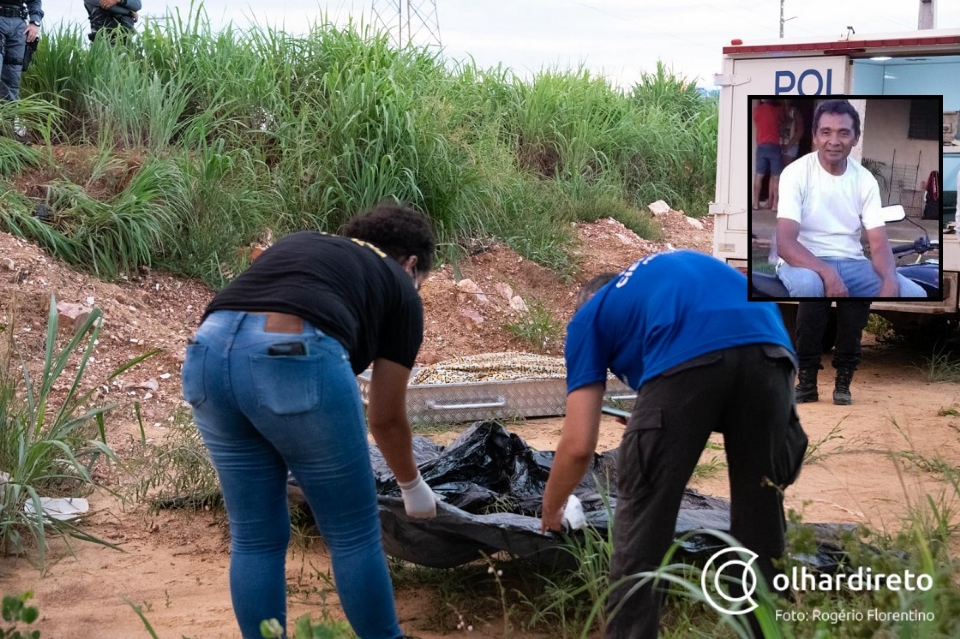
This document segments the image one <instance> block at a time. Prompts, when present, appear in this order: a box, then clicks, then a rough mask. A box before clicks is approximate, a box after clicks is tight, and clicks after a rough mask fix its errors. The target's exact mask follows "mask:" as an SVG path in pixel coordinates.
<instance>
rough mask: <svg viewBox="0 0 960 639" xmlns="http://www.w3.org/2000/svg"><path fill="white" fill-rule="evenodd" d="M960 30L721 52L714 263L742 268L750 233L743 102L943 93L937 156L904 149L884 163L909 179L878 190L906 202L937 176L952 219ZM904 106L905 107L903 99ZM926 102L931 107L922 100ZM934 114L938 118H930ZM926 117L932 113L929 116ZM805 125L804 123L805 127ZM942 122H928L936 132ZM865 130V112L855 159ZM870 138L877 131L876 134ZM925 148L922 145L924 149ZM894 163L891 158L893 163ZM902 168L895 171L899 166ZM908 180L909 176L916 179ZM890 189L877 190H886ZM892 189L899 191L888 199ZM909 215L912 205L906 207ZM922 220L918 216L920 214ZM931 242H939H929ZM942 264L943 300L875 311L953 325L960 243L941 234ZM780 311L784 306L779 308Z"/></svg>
mask: <svg viewBox="0 0 960 639" xmlns="http://www.w3.org/2000/svg"><path fill="white" fill-rule="evenodd" d="M958 79H960V29H949V30H948V29H931V30H921V31H913V32H906V33H893V34H882V35H856V34H849V35H846V36H838V37H837V38H829V37H819V38H811V39H802V40H800V39H779V40H770V41H763V42H743V41H741V40H732V41H731V43H730V44H729V45H728V46H725V47H724V48H723V72H722V73H720V74H717V75H716V76H715V78H714V80H715V84H716V85H717V86H718V87H719V88H720V115H719V117H720V120H719V122H720V124H719V141H718V156H717V184H716V198H715V202H713V203H712V204H711V205H710V214H711V215H713V216H715V218H714V222H715V224H714V229H715V230H714V244H713V254H714V256H716V257H718V258H720V259H723V260H725V261H726V262H727V263H729V264H731V265H732V266H736V267H739V268H745V267H746V266H747V260H748V248H749V246H750V241H751V238H750V237H749V233H748V228H749V225H748V208H747V207H748V203H749V201H750V200H749V198H750V180H751V176H750V175H749V171H750V160H749V158H750V154H751V152H752V148H751V145H752V142H751V128H750V122H749V117H750V116H749V110H748V96H750V95H764V96H770V95H775V96H783V97H784V98H790V97H791V96H810V95H822V96H828V95H846V96H849V99H850V100H851V102H852V103H853V104H854V106H856V107H857V108H858V110H860V111H861V113H863V111H862V109H863V107H864V104H863V103H864V100H858V99H857V95H863V96H887V95H890V96H894V95H902V96H905V98H906V96H918V95H942V96H943V112H944V113H943V117H942V125H943V129H944V130H943V136H942V140H941V141H940V142H937V143H934V144H933V146H934V148H936V149H942V158H943V160H942V170H941V166H940V154H938V153H929V152H928V153H927V154H926V156H924V157H918V156H917V154H916V153H911V152H908V151H909V150H904V151H903V152H902V153H901V156H900V159H899V160H898V159H897V158H882V159H883V160H885V161H887V162H888V163H889V164H888V166H887V169H888V170H889V171H890V172H891V175H890V180H889V181H888V182H892V181H893V179H894V178H895V177H901V178H902V176H894V175H893V174H892V171H893V170H894V169H896V168H897V167H898V166H901V167H902V166H909V167H911V170H912V168H913V167H914V166H915V167H916V173H915V175H912V176H910V178H911V179H910V180H908V181H907V182H908V183H907V184H906V185H905V184H904V182H905V181H906V180H904V179H900V180H899V182H900V183H899V184H897V185H894V184H892V183H888V184H886V185H884V184H881V191H882V192H884V193H883V194H884V195H888V196H890V198H892V200H893V201H887V202H885V204H896V203H904V202H905V201H906V200H905V199H904V198H906V199H911V198H912V199H913V200H916V199H919V200H920V201H921V207H920V208H922V200H923V192H922V189H921V185H920V184H919V182H921V181H922V180H923V178H926V177H927V176H928V174H929V169H931V168H933V169H935V170H937V171H939V172H940V175H941V184H942V185H943V190H944V192H943V193H942V194H941V195H942V199H943V202H944V204H945V205H946V206H945V210H946V211H947V213H946V214H947V215H948V216H950V215H951V213H950V212H949V211H950V210H951V204H952V207H955V206H956V197H957V195H956V191H955V189H956V188H957V187H956V185H957V180H958V177H957V173H958V171H960V140H958V139H957V131H956V129H957V126H956V118H955V113H954V112H956V111H960V80H958ZM905 101H906V102H910V101H909V100H905ZM926 102H929V101H926ZM936 115H939V114H936ZM928 116H929V114H928ZM810 119H811V118H807V120H806V121H805V122H804V126H805V127H807V128H809V127H810V126H811V124H812V123H811V122H810ZM940 124H941V122H939V121H938V122H936V123H933V125H934V126H937V127H938V128H939V126H940ZM871 125H873V126H877V124H876V120H875V121H874V122H873V123H872V122H871V119H870V113H869V111H868V112H867V113H866V117H865V119H864V137H863V138H862V140H861V142H862V143H861V144H860V145H858V147H855V149H854V154H855V157H858V159H861V160H862V159H863V158H862V157H859V156H858V155H857V154H859V153H861V152H863V153H866V152H864V151H861V148H862V147H863V146H865V145H866V144H867V142H869V141H870V131H871V128H870V127H871ZM874 131H875V132H876V129H874ZM929 146H930V143H929V142H928V143H927V147H926V148H929ZM891 160H892V161H891ZM898 162H899V165H898ZM914 178H915V179H914ZM885 186H886V187H887V188H884V187H885ZM894 186H896V187H897V188H898V189H900V191H899V192H897V193H893V192H891V191H892V188H893V187H894ZM908 209H909V207H908ZM917 213H919V210H918V211H917ZM931 239H937V238H934V237H931ZM940 239H941V247H940V261H941V264H942V266H943V276H942V283H943V291H944V299H943V300H942V301H925V302H896V301H889V302H886V301H878V302H875V303H874V304H873V306H872V309H873V311H874V312H877V313H879V314H881V315H884V316H890V317H891V318H898V319H903V318H904V316H912V317H913V318H914V319H917V314H921V315H926V316H927V317H929V318H932V317H931V316H935V315H939V316H941V317H946V318H949V319H951V320H952V321H956V320H957V319H958V318H960V306H958V290H957V289H958V286H957V284H958V282H957V280H958V272H960V244H958V241H957V235H956V234H951V233H947V234H942V233H941V238H940ZM781 308H783V307H781Z"/></svg>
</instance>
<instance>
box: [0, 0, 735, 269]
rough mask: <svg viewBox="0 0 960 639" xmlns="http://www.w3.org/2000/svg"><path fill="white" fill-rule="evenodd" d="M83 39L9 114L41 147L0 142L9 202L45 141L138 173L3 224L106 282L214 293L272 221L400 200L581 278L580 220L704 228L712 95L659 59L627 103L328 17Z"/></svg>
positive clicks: (170, 25)
mask: <svg viewBox="0 0 960 639" xmlns="http://www.w3.org/2000/svg"><path fill="white" fill-rule="evenodd" d="M83 35H84V34H83V29H82V28H81V25H61V26H60V27H58V28H56V29H55V30H54V31H53V32H51V33H50V34H48V36H47V37H45V38H44V39H43V41H42V43H41V45H40V46H41V50H40V51H39V52H38V55H37V56H36V58H35V61H34V64H33V65H32V66H31V68H30V69H29V70H28V72H27V73H26V74H25V75H24V81H23V96H24V99H23V100H21V101H20V102H18V103H15V104H7V105H0V110H2V111H0V116H2V117H0V121H6V120H8V119H10V118H11V117H12V116H16V117H18V118H19V119H20V121H22V122H24V123H25V124H26V125H27V128H28V129H29V130H30V134H31V137H32V139H33V140H34V141H36V142H42V145H41V146H38V147H36V148H28V147H22V145H19V146H13V145H11V144H7V143H6V142H4V141H3V140H4V139H5V138H4V137H2V136H0V182H2V184H0V192H3V191H5V190H8V188H7V187H9V190H13V188H12V185H13V180H14V179H15V178H16V177H17V176H18V175H20V174H23V173H24V172H25V171H27V170H28V169H29V167H30V166H32V165H36V164H38V163H44V162H52V161H53V157H54V154H53V148H52V145H84V146H88V147H95V148H98V149H100V151H101V153H102V154H111V153H122V154H125V155H127V156H128V157H137V158H140V159H142V161H141V162H138V163H137V164H136V165H135V166H132V167H131V168H130V169H129V171H128V173H130V174H129V175H128V176H127V178H129V179H126V178H125V179H124V180H121V181H120V182H119V183H118V184H117V185H116V188H115V189H113V191H112V192H109V193H102V192H96V191H92V190H91V189H90V185H89V184H72V183H70V182H69V180H68V179H66V178H64V179H61V180H58V181H54V183H52V184H51V194H50V202H49V205H50V206H51V209H52V212H53V219H52V221H50V223H48V224H41V223H37V222H36V220H34V219H32V217H31V213H32V212H33V210H34V209H35V205H36V202H30V201H22V200H17V201H16V202H15V203H14V204H15V205H14V206H4V207H2V209H0V228H3V229H4V230H7V231H9V232H12V233H15V234H17V235H19V236H22V237H26V238H29V239H32V240H35V241H38V242H40V243H41V244H42V245H43V246H44V247H45V248H46V249H47V250H49V251H50V252H51V253H53V254H54V255H56V256H58V257H62V258H63V259H65V260H67V261H69V262H70V263H71V264H75V265H80V266H83V267H85V268H88V269H89V270H91V271H92V272H95V273H97V274H99V275H100V276H102V277H105V278H112V277H115V276H116V275H117V274H120V273H124V272H125V271H127V270H131V269H136V268H138V267H139V266H143V265H146V266H162V267H164V268H167V269H170V270H172V271H174V272H177V273H182V274H185V275H189V276H198V277H202V278H203V279H204V280H205V281H206V282H207V283H209V284H210V285H211V286H214V287H219V286H222V285H223V284H224V283H225V282H226V281H228V280H229V279H230V278H231V277H233V276H234V275H235V274H236V273H238V272H239V271H240V269H242V268H243V266H244V265H245V262H244V256H243V255H242V253H238V251H237V249H238V248H239V247H243V246H245V245H246V244H248V243H249V242H251V241H252V240H253V239H255V238H256V237H257V236H258V235H259V234H260V233H261V232H262V231H263V230H264V229H265V228H269V229H271V230H272V231H273V232H274V234H275V237H281V236H283V235H285V234H287V233H289V232H291V231H294V230H300V229H305V228H313V229H319V230H324V231H331V232H336V231H337V230H338V229H340V228H341V227H342V226H343V224H344V223H345V222H346V221H348V220H349V219H350V217H351V216H353V215H355V214H356V213H357V212H359V211H361V210H364V209H366V208H369V207H370V206H372V205H374V204H376V203H378V202H380V201H383V200H385V199H390V198H393V199H396V200H398V201H402V202H405V203H409V204H411V205H413V206H415V207H417V208H419V209H421V210H423V211H425V212H426V213H428V214H429V215H430V216H431V218H432V219H433V222H434V225H435V227H436V229H437V233H438V236H439V240H440V242H441V244H443V245H444V246H447V247H457V246H460V245H461V244H463V243H465V242H467V241H468V239H469V238H484V239H498V240H500V241H502V242H505V243H507V244H508V245H509V246H510V247H512V248H513V249H514V250H516V251H517V252H519V253H520V254H521V255H523V256H524V257H526V258H528V259H531V260H534V261H536V262H538V263H540V264H543V265H545V266H547V267H549V268H551V269H553V270H555V271H556V272H557V273H558V274H560V275H561V276H566V277H572V276H573V275H574V274H575V273H576V269H577V265H576V260H575V258H574V257H573V253H572V251H571V249H572V248H573V244H574V237H573V234H572V233H571V228H570V222H575V221H580V220H593V219H598V218H600V217H606V216H612V217H614V218H616V219H618V220H620V221H621V222H623V223H624V224H625V225H626V226H628V227H629V228H631V229H633V230H635V231H637V232H638V233H640V234H641V235H644V236H645V237H648V238H651V239H658V233H659V228H658V225H657V224H656V222H654V221H653V220H652V218H651V217H650V216H649V214H646V213H642V212H641V211H642V210H643V206H644V205H645V204H647V203H649V202H651V201H653V200H655V199H660V198H662V199H666V200H667V201H668V202H669V203H670V204H671V205H672V206H673V207H674V208H677V209H684V210H685V211H686V212H687V213H688V214H689V215H702V214H705V213H706V211H707V203H708V202H709V200H710V199H711V196H712V192H713V188H714V174H715V151H716V140H717V126H716V113H717V100H716V98H714V97H706V96H703V95H701V94H700V93H699V92H698V91H697V90H696V89H695V87H694V85H693V82H691V81H689V80H687V79H686V78H683V77H681V76H678V75H676V74H674V73H672V72H671V71H669V70H667V69H665V68H663V67H662V66H660V67H658V69H657V72H656V73H651V74H647V75H644V76H643V78H642V79H641V81H640V83H639V84H638V85H637V86H635V87H632V88H630V89H629V90H621V89H618V88H616V87H613V86H611V85H610V83H609V82H608V81H607V80H605V79H604V78H602V77H598V76H594V75H592V74H591V73H589V72H588V71H586V70H584V69H573V70H563V69H544V70H541V71H540V72H539V73H537V74H536V75H535V76H534V77H533V78H532V79H530V80H522V79H520V78H519V77H517V76H516V75H515V74H514V73H513V72H512V71H511V70H509V69H505V68H503V67H495V68H490V69H484V68H480V67H478V66H477V65H476V64H474V63H472V62H462V63H456V64H453V63H448V61H446V60H444V59H443V58H442V57H440V55H439V54H438V53H436V52H435V51H432V50H429V49H426V48H423V49H420V48H411V47H407V48H403V49H397V48H394V47H392V46H391V45H390V41H389V38H388V36H387V35H386V34H383V33H375V32H373V31H370V30H368V29H365V28H364V27H362V26H360V25H355V24H348V25H346V26H343V27H340V26H334V25H333V24H332V22H331V21H329V20H327V19H326V18H322V19H320V20H319V21H318V22H317V23H316V24H314V25H312V27H311V29H310V30H309V32H308V33H306V34H305V35H298V36H294V35H290V34H287V33H284V32H282V31H279V30H276V29H274V28H271V27H267V26H254V27H253V28H251V29H247V30H243V31H241V30H238V29H236V28H234V27H232V26H228V27H226V28H224V29H221V30H219V31H214V30H213V29H212V27H211V25H210V21H209V20H208V18H207V16H206V13H205V11H204V9H203V7H202V5H192V6H191V7H190V9H189V10H187V11H186V12H181V11H180V10H179V9H174V10H172V12H170V13H168V14H167V15H166V16H163V17H160V18H157V19H148V20H146V21H145V23H144V25H143V27H142V29H141V30H140V31H139V33H138V35H137V37H135V38H133V39H131V41H129V42H125V43H122V44H118V45H117V46H107V43H106V41H103V42H100V41H98V42H94V43H92V44H91V43H88V42H87V41H86V39H85V38H84V37H83ZM14 110H15V111H16V112H15V113H14ZM8 116H10V117H8ZM21 147H22V148H21ZM95 161H99V160H95ZM104 167H106V165H104ZM110 170H113V171H116V170H117V169H116V167H114V168H112V169H110ZM2 197H4V198H5V199H6V198H7V197H8V196H2ZM455 253H456V250H454V249H451V254H455Z"/></svg>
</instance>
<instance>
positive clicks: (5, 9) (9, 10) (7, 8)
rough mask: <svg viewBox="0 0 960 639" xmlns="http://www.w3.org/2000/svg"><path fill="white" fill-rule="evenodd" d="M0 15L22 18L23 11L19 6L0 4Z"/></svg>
mask: <svg viewBox="0 0 960 639" xmlns="http://www.w3.org/2000/svg"><path fill="white" fill-rule="evenodd" d="M0 16H3V17H4V18H24V17H26V16H25V15H24V11H23V9H22V8H21V7H15V6H11V5H4V4H0Z"/></svg>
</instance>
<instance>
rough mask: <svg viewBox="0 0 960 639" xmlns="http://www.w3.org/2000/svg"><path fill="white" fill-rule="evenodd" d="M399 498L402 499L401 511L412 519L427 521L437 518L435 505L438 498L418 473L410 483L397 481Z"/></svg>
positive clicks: (437, 502)
mask: <svg viewBox="0 0 960 639" xmlns="http://www.w3.org/2000/svg"><path fill="white" fill-rule="evenodd" d="M397 484H398V485H399V486H400V496H401V497H403V509H404V510H406V511H407V515H409V516H410V517H413V518H414V519H429V518H431V517H436V516H437V504H439V503H440V498H439V497H437V495H436V493H434V492H433V490H432V489H431V488H430V486H427V482H425V481H423V477H421V476H420V473H419V471H418V472H417V476H416V477H415V478H413V479H411V480H410V481H407V482H403V481H398V482H397Z"/></svg>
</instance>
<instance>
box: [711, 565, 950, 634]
mask: <svg viewBox="0 0 960 639" xmlns="http://www.w3.org/2000/svg"><path fill="white" fill-rule="evenodd" d="M757 559H758V556H757V554H756V553H754V552H752V551H750V550H747V549H746V548H740V547H737V546H732V547H730V548H724V549H723V550H721V551H719V552H716V553H714V554H713V556H711V557H710V559H708V560H707V563H706V564H705V565H704V567H703V571H702V572H701V574H700V587H701V588H702V589H703V595H704V598H705V599H706V601H707V603H708V604H710V606H712V607H713V608H714V609H715V610H717V611H719V612H721V613H724V614H728V615H743V614H746V613H748V612H752V611H754V610H756V608H757V607H758V606H759V605H760V604H759V603H758V602H757V601H756V599H754V594H755V593H756V590H757V573H756V571H755V569H754V567H753V562H754V561H756V560H757ZM711 575H712V576H713V578H712V579H710V576H711ZM731 584H736V585H735V587H734V588H733V589H731V588H730V587H729V586H730V585H731ZM725 586H726V587H725ZM772 586H773V588H774V590H775V591H777V592H785V591H788V590H794V591H801V592H839V591H841V590H847V591H853V592H864V591H872V590H881V589H886V590H892V591H894V592H900V591H907V592H915V591H921V592H926V591H928V590H930V589H932V588H933V577H931V576H930V575H928V574H926V573H914V572H913V571H910V570H905V571H904V572H902V573H875V572H873V569H872V568H863V567H860V568H858V569H857V570H855V571H853V572H848V573H838V574H835V575H831V574H827V573H817V572H812V571H810V570H808V569H807V567H806V566H802V567H797V566H794V567H793V568H792V569H791V570H790V572H789V573H781V574H779V575H776V576H775V577H774V578H773V584H772ZM935 618H936V615H935V613H933V612H926V611H922V610H897V611H886V610H881V609H878V608H869V609H867V610H845V609H841V610H829V611H828V610H819V609H817V608H815V609H814V610H812V611H811V612H804V611H801V610H777V611H776V619H777V620H778V621H807V620H810V621H817V622H827V623H830V624H834V625H836V624H840V623H843V622H844V621H864V620H868V621H880V622H884V621H934V620H935Z"/></svg>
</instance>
